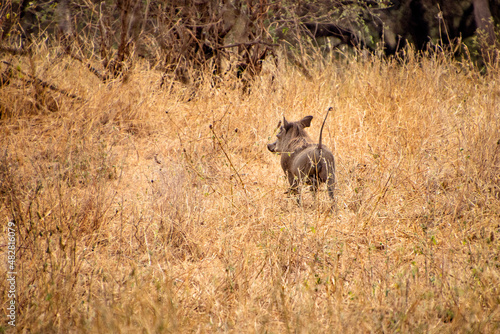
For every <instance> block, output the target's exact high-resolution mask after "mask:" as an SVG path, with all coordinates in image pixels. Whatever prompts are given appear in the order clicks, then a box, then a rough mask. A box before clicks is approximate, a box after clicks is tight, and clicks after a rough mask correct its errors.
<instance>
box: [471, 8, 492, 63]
mask: <svg viewBox="0 0 500 334" xmlns="http://www.w3.org/2000/svg"><path fill="white" fill-rule="evenodd" d="M473 4H474V19H475V21H476V25H477V29H478V33H479V40H480V45H481V52H482V53H483V58H484V61H485V62H487V63H492V62H494V61H495V60H496V59H497V58H498V55H497V53H498V50H497V48H496V46H497V44H498V43H497V41H496V38H495V29H494V26H493V17H492V15H491V11H490V5H489V3H488V0H473Z"/></svg>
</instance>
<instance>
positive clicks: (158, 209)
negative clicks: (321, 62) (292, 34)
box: [0, 50, 500, 333]
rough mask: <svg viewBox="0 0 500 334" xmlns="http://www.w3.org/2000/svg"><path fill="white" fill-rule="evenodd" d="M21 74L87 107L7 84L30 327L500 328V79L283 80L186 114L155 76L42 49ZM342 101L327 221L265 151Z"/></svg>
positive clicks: (368, 72)
mask: <svg viewBox="0 0 500 334" xmlns="http://www.w3.org/2000/svg"><path fill="white" fill-rule="evenodd" d="M55 62H58V63H57V66H50V65H51V64H54V63H55ZM20 66H21V67H22V68H23V69H24V70H25V71H26V72H31V73H34V74H36V75H37V76H39V77H43V78H44V79H46V80H48V81H51V82H54V83H55V84H57V85H58V86H59V87H60V88H64V89H67V90H70V91H71V92H73V93H75V94H78V95H79V96H81V97H82V99H83V100H81V101H77V100H71V99H68V98H65V97H62V96H60V95H59V94H58V93H55V92H52V91H49V90H44V89H40V88H38V89H37V88H36V87H34V86H33V85H28V84H21V81H20V80H17V81H16V82H15V83H13V84H11V85H9V86H4V87H2V88H0V103H1V106H0V107H1V110H2V111H3V117H2V119H1V120H0V122H1V123H0V141H1V143H2V147H1V152H0V181H1V183H0V196H1V199H2V201H1V203H0V205H1V206H0V216H1V217H3V218H2V220H3V223H2V224H3V225H4V226H6V222H7V221H8V220H9V219H15V222H16V224H17V229H18V231H17V243H18V250H17V252H18V253H17V265H18V268H17V271H18V280H17V294H18V296H17V300H18V305H19V308H18V310H17V315H18V321H17V327H16V329H18V330H19V331H20V332H26V333H36V332H39V333H47V332H54V333H56V332H57V333H67V332H93V333H106V332H115V333H119V332H122V333H126V332H134V333H135V332H139V331H140V332H143V333H177V332H202V333H204V332H216V331H218V332H234V333H239V332H272V333H279V332H303V333H318V332H343V333H360V332H398V331H399V332H412V333H413V332H417V333H418V332H431V333H437V332H449V333H451V332H453V333H456V332H484V333H487V332H489V333H492V332H495V331H499V330H500V308H499V305H500V290H499V289H500V288H499V287H500V259H499V258H498V256H499V253H500V241H499V239H500V112H499V111H500V93H499V92H500V83H499V81H498V78H499V74H500V70H499V69H498V68H493V69H491V71H490V72H489V74H488V75H485V76H481V75H479V74H478V73H477V72H475V71H473V70H469V69H468V68H467V67H466V66H464V65H463V64H458V63H456V62H454V61H452V60H451V59H450V57H448V56H447V55H445V54H436V55H432V56H430V57H429V58H423V59H416V57H415V56H412V55H411V54H410V55H409V59H408V60H407V61H406V62H405V63H404V64H398V63H396V62H394V61H380V60H378V59H370V60H355V59H349V61H334V62H332V63H331V64H329V65H328V66H326V67H324V68H318V69H316V70H311V73H312V74H313V77H314V80H313V81H308V80H306V79H305V78H304V77H302V76H301V74H300V72H299V71H296V70H295V69H294V68H293V67H288V66H285V65H282V68H277V69H276V68H272V67H269V68H268V74H266V75H264V76H263V77H262V78H261V79H259V80H258V81H257V82H255V83H254V85H253V86H252V89H251V91H250V92H249V93H247V94H242V93H241V89H240V88H239V87H238V84H237V83H236V82H235V81H233V80H231V79H228V80H226V81H224V82H222V84H221V86H220V87H218V88H212V87H211V86H210V85H209V84H208V83H207V84H202V85H201V86H200V87H199V88H198V91H197V94H196V97H195V98H194V99H192V100H191V101H187V96H189V94H190V93H189V92H188V91H187V92H184V91H183V89H185V88H183V87H173V88H172V91H170V92H166V91H165V90H160V89H159V87H158V84H159V82H160V77H161V73H158V72H155V71H153V70H150V69H148V68H147V67H146V66H145V65H137V66H136V67H135V68H133V70H132V72H131V75H130V77H129V78H128V80H127V81H126V82H125V83H118V82H116V83H111V84H108V85H103V84H102V83H100V82H99V81H98V80H97V79H95V78H93V77H92V76H89V73H88V72H87V70H86V69H84V68H83V67H82V66H81V65H80V64H77V63H72V62H71V61H70V60H67V59H56V58H55V56H54V55H53V54H52V53H51V52H49V50H40V52H39V53H37V56H36V57H35V58H34V60H33V62H32V63H31V64H30V63H29V61H28V60H26V59H24V60H23V63H21V64H20ZM2 70H3V69H2ZM271 74H274V75H275V80H274V81H272V80H271ZM330 105H331V106H333V107H334V109H335V111H334V113H333V114H330V118H329V119H328V122H327V125H326V126H325V131H324V136H325V139H324V142H325V143H326V144H327V145H328V146H329V147H331V148H332V150H333V152H334V154H335V156H336V159H337V179H338V184H337V190H336V198H337V201H336V202H337V205H336V210H335V212H333V213H332V212H330V211H329V201H328V196H327V195H326V192H325V189H324V186H323V187H322V190H323V191H322V193H321V194H320V196H319V198H318V200H317V201H316V202H315V201H314V200H313V198H312V196H310V195H306V196H305V199H304V206H303V207H302V208H300V207H298V206H297V205H296V204H295V201H294V200H293V199H291V198H287V197H286V196H285V195H284V194H283V193H284V191H285V190H286V189H287V185H286V182H285V180H284V178H283V175H282V171H281V168H280V166H279V158H278V157H277V156H275V155H273V154H271V153H269V152H267V150H266V146H265V144H266V143H268V142H269V141H270V140H271V137H272V136H273V131H274V129H275V126H276V124H277V121H278V119H279V118H280V117H281V116H282V115H283V114H284V115H286V116H287V118H289V119H292V120H296V119H298V118H299V117H302V116H305V115H309V114H310V115H313V116H314V117H315V118H314V120H313V123H312V127H311V129H310V131H309V132H310V134H311V136H312V137H313V138H317V137H318V134H319V128H320V125H321V121H322V120H323V117H324V115H325V112H326V109H327V107H328V106H330ZM166 111H168V113H166ZM209 125H212V129H210V127H209ZM2 231H3V232H2V235H1V237H0V244H2V245H3V246H2V247H4V245H6V244H7V241H6V238H7V232H6V227H5V228H3V229H2ZM5 261H6V260H5ZM1 268H2V269H1V274H0V277H6V269H5V266H2V267H1ZM1 282H2V283H0V290H1V291H0V296H1V303H2V305H6V303H7V293H6V289H7V285H6V284H4V282H6V281H5V279H3V278H2V280H1ZM4 309H5V308H4ZM2 317H3V318H4V319H6V316H2ZM3 328H4V329H7V328H8V326H6V325H4V327H3Z"/></svg>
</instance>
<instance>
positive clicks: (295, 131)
mask: <svg viewBox="0 0 500 334" xmlns="http://www.w3.org/2000/svg"><path fill="white" fill-rule="evenodd" d="M312 119H313V117H312V116H306V117H304V118H302V119H301V120H300V121H298V122H288V121H287V120H286V118H285V117H283V125H281V121H280V122H279V123H278V128H279V132H278V134H277V135H276V137H277V139H276V141H275V142H274V143H271V144H267V149H268V150H269V151H271V152H273V153H287V152H288V153H291V152H293V151H295V150H296V149H297V148H298V147H299V146H303V145H307V144H309V143H312V140H311V138H310V137H309V135H308V134H307V133H306V132H305V130H304V128H308V127H309V126H311V121H312Z"/></svg>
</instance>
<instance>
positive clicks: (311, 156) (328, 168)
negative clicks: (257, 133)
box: [267, 108, 335, 202]
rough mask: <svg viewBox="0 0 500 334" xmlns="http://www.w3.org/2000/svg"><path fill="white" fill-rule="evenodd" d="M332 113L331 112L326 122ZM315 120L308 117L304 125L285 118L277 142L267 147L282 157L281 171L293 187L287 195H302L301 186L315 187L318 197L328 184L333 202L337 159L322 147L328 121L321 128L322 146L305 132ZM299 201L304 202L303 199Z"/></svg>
mask: <svg viewBox="0 0 500 334" xmlns="http://www.w3.org/2000/svg"><path fill="white" fill-rule="evenodd" d="M331 109H332V108H329V109H328V112H327V114H326V116H325V121H326V117H328V113H329V112H330V110H331ZM312 118H313V117H312V116H306V117H304V118H302V119H301V120H300V121H297V122H288V121H287V120H286V119H285V118H284V117H283V125H281V122H280V123H278V128H279V132H278V134H277V135H276V137H277V139H276V141H275V142H274V143H271V144H267V149H268V150H269V151H271V152H273V153H281V167H282V168H283V171H284V172H285V175H286V176H287V178H288V182H289V183H290V190H289V191H288V192H287V193H292V194H299V184H300V183H304V184H307V185H311V186H312V190H313V192H314V193H316V190H317V188H318V186H319V185H320V184H321V183H326V184H327V188H328V194H329V196H330V198H331V199H333V198H334V196H333V195H334V194H333V192H334V188H335V159H334V157H333V154H332V152H331V151H330V150H329V149H328V148H326V147H325V146H324V145H322V143H321V139H322V134H323V127H324V126H325V121H323V125H322V126H321V131H320V135H319V143H318V144H314V143H313V142H312V140H311V138H310V137H309V135H308V134H307V133H306V132H305V130H304V128H307V127H309V126H310V125H311V120H312ZM280 125H281V126H280ZM298 201H299V202H300V197H299V199H298Z"/></svg>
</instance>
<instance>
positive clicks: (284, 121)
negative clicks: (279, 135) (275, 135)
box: [283, 116, 289, 130]
mask: <svg viewBox="0 0 500 334" xmlns="http://www.w3.org/2000/svg"><path fill="white" fill-rule="evenodd" d="M283 127H284V128H285V130H286V129H288V127H289V126H288V121H287V120H286V118H285V116H283Z"/></svg>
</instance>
